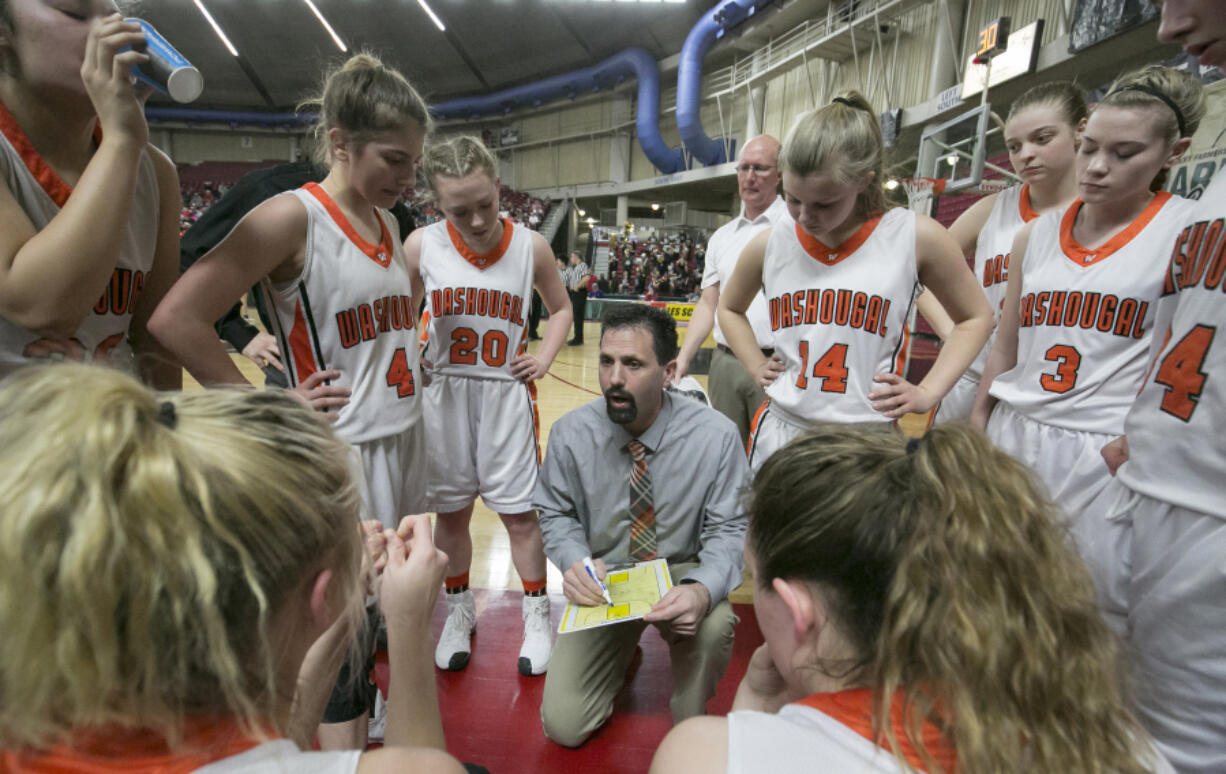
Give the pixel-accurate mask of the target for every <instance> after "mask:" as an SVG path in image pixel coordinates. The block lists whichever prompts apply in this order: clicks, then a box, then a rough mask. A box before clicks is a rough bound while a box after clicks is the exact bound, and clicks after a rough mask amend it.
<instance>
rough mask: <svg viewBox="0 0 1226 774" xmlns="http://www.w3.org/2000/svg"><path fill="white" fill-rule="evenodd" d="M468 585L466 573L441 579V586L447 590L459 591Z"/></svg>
mask: <svg viewBox="0 0 1226 774" xmlns="http://www.w3.org/2000/svg"><path fill="white" fill-rule="evenodd" d="M467 585H468V573H463V574H462V575H452V576H451V577H449V578H443V586H444V587H445V588H448V589H459V588H463V587H464V586H467Z"/></svg>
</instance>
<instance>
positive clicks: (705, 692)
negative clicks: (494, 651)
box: [541, 563, 738, 747]
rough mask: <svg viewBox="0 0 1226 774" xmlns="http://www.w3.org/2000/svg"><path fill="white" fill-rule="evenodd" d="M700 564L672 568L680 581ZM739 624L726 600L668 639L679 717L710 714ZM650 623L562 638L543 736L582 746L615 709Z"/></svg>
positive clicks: (552, 666) (548, 681)
mask: <svg viewBox="0 0 1226 774" xmlns="http://www.w3.org/2000/svg"><path fill="white" fill-rule="evenodd" d="M696 566H697V565H695V564H693V563H686V564H678V565H673V566H671V567H669V571H670V572H671V573H672V574H673V577H674V578H677V577H679V576H684V575H685V573H687V572H689V571H690V570H691V569H693V568H694V567H696ZM737 623H738V620H737V617H736V616H735V615H734V614H733V612H732V605H731V603H729V602H728V600H727V599H724V600H721V601H720V602H719V603H718V604H717V605H715V607H714V608H713V609H712V610H711V612H709V613H708V614H707V616H706V617H705V618H704V619H703V620H702V622H701V623H700V624H699V626H698V632H697V633H696V634H695V635H694V636H693V637H682V638H679V639H677V640H676V641H674V642H671V643H669V647H668V652H669V659H670V661H671V662H672V670H673V696H672V699H671V700H670V701H669V707H670V708H671V710H672V714H673V722H674V723H678V722H680V721H682V720H685V719H686V718H689V717H693V716H695V715H702V714H704V713H705V712H706V706H707V701H708V700H709V699H710V698H711V697H712V696H714V695H715V687H716V685H717V684H718V683H719V681H720V678H722V677H723V676H724V672H725V670H727V668H728V661H729V660H730V659H731V658H732V637H733V627H734V626H736V624H737ZM648 625H649V624H647V623H644V622H643V621H631V622H629V623H624V624H615V625H613V626H602V627H600V628H597V629H588V630H586V631H581V632H572V633H570V634H563V635H560V636H559V637H558V639H557V642H556V643H555V644H554V647H553V656H552V658H550V660H549V673H548V675H547V676H546V677H545V695H544V698H543V699H542V700H541V724H542V726H544V729H545V736H547V737H549V738H550V739H552V740H553V741H555V742H557V743H558V744H560V745H563V746H565V747H578V746H579V745H581V744H583V743H584V742H585V741H587V739H588V737H589V736H591V735H592V734H593V733H594V732H595V731H596V729H598V728H600V727H601V726H602V725H604V723H605V721H606V720H608V719H609V715H611V714H612V713H613V701H614V700H615V699H616V698H617V694H618V693H619V692H620V691H621V689H622V684H623V682H624V681H625V677H626V669H627V668H628V667H629V665H630V661H631V659H632V658H633V657H634V649H635V647H636V646H637V645H638V641H639V638H640V637H641V636H642V634H643V630H644V629H646V628H647V627H648Z"/></svg>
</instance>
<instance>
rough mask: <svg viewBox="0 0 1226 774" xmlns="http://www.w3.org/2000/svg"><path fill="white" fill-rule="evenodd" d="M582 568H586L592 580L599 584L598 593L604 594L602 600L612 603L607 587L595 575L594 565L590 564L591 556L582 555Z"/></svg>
mask: <svg viewBox="0 0 1226 774" xmlns="http://www.w3.org/2000/svg"><path fill="white" fill-rule="evenodd" d="M583 568H584V569H585V570H587V574H588V575H591V576H592V580H594V581H596V582H597V583H599V584H600V593H601V594H603V595H604V601H605V602H607V603H609V604H610V605H612V604H613V597H611V596H609V587H608V586H606V585H604V581H602V580H601V579H600V578H598V577H596V565H594V564H592V557H590V556H585V557H583Z"/></svg>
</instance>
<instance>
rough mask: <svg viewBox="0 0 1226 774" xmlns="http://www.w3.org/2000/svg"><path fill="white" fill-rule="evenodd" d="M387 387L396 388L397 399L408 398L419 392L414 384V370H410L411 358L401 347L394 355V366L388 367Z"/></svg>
mask: <svg viewBox="0 0 1226 774" xmlns="http://www.w3.org/2000/svg"><path fill="white" fill-rule="evenodd" d="M387 386H388V387H395V388H396V397H397V398H407V397H409V396H410V395H412V394H413V393H415V392H417V385H416V384H415V383H414V382H413V369H412V368H409V358H408V356H407V355H406V354H405V352H404V347H400V348H399V349H397V350H396V352H395V353H394V354H393V355H392V364H391V365H390V366H388V367H387Z"/></svg>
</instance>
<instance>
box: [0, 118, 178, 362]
mask: <svg viewBox="0 0 1226 774" xmlns="http://www.w3.org/2000/svg"><path fill="white" fill-rule="evenodd" d="M0 133H2V134H3V136H2V137H0V173H3V175H4V182H5V184H6V185H8V187H9V190H10V191H12V193H13V198H14V199H16V200H17V203H18V205H20V206H21V209H22V210H23V211H24V212H25V214H26V217H28V218H29V219H30V222H31V223H32V224H33V225H34V228H35V229H37V230H39V231H42V230H43V229H44V228H46V227H47V224H48V223H50V222H51V219H52V218H54V217H55V216H56V215H58V214H59V211H60V208H61V207H63V206H64V204H65V203H66V202H67V201H68V197H69V196H70V195H71V194H72V188H71V187H70V186H68V184H66V183H65V182H64V181H63V180H61V179H60V178H59V176H58V175H56V174H55V172H54V171H53V170H52V169H51V167H50V166H48V165H47V163H46V162H45V161H44V160H43V158H42V157H41V156H39V155H38V151H36V150H35V149H34V146H33V144H31V143H30V140H29V139H28V138H27V137H26V135H25V133H24V132H22V131H21V128H20V127H19V126H18V125H17V122H16V121H15V120H14V119H13V117H12V116H11V115H9V114H8V112H7V111H6V110H4V108H3V106H2V105H0ZM157 231H158V181H157V172H156V171H155V170H154V168H153V159H151V158H149V153H148V152H147V151H146V152H142V153H141V157H140V162H139V167H138V169H137V177H136V191H135V193H134V195H133V198H132V209H131V210H130V211H129V213H128V223H127V228H126V229H125V231H124V235H123V242H122V244H121V245H120V249H119V260H118V262H117V264H116V266H115V270H114V271H113V272H111V277H110V279H109V280H108V281H107V284H106V286H105V287H101V288H98V292H99V293H100V297H99V298H98V303H97V304H95V305H94V308H93V309H91V310H90V312H89V314H88V315H87V316H86V317H85V319H84V320H83V321H82V322H81V325H80V327H79V328H77V330H76V333H74V334H73V335H72V336H71V337H69V338H68V339H60V338H58V337H49V336H42V335H39V334H37V333H33V332H31V331H27V330H25V329H24V328H20V327H18V326H16V325H14V324H13V323H11V322H9V321H8V320H5V319H4V318H2V317H0V377H3V376H6V375H8V374H10V373H12V372H13V371H14V370H15V369H17V368H19V367H20V366H22V365H27V364H30V363H36V362H39V361H40V360H45V359H47V358H51V357H54V358H56V359H67V360H78V361H83V362H96V363H106V364H108V365H114V366H116V367H118V368H121V369H123V370H126V371H134V370H135V364H134V363H133V360H132V347H131V344H130V342H129V341H128V328H129V327H130V325H131V323H132V313H133V311H135V310H136V302H137V300H138V299H139V298H140V293H141V290H142V289H143V288H144V286H145V280H146V278H147V277H148V275H149V271H150V270H151V269H152V268H153V256H154V252H155V251H156V249H157Z"/></svg>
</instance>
